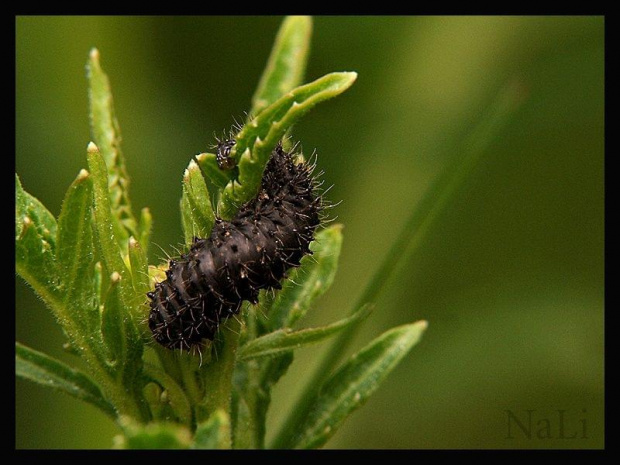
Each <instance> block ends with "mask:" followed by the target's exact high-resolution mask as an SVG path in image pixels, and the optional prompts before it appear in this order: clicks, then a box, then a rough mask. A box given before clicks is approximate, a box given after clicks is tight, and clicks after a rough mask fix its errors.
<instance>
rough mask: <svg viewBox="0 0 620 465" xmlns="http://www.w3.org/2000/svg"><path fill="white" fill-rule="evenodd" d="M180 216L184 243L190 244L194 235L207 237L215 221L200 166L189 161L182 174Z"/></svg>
mask: <svg viewBox="0 0 620 465" xmlns="http://www.w3.org/2000/svg"><path fill="white" fill-rule="evenodd" d="M181 217H182V219H183V230H184V233H185V243H186V244H187V245H188V246H190V245H191V244H192V242H193V238H194V237H202V238H204V237H208V235H209V234H210V232H211V228H212V227H213V223H214V222H215V215H214V214H213V209H212V208H211V199H210V198H209V191H208V190H207V185H206V183H205V180H204V178H203V177H202V173H201V171H200V167H199V166H198V165H197V164H196V162H195V161H193V160H192V161H191V162H190V163H189V166H188V167H187V169H186V170H185V174H184V175H183V196H182V198H181Z"/></svg>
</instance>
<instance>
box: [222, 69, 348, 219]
mask: <svg viewBox="0 0 620 465" xmlns="http://www.w3.org/2000/svg"><path fill="white" fill-rule="evenodd" d="M356 78H357V73H354V72H343V73H331V74H327V75H325V76H323V77H322V78H319V79H317V80H316V81H314V82H311V83H309V84H306V85H303V86H300V87H297V88H295V89H293V90H291V91H290V92H288V93H287V94H286V95H284V96H282V97H281V98H279V99H278V100H277V101H275V102H274V103H273V104H271V105H270V106H268V107H267V108H265V109H264V110H263V111H262V112H261V113H260V114H258V115H257V116H255V117H254V118H253V119H252V120H251V121H249V122H248V123H247V124H246V125H245V126H244V127H243V129H241V131H240V132H239V133H238V134H237V136H236V138H235V140H236V141H237V144H236V145H235V147H234V148H233V150H232V151H231V155H230V156H231V157H233V158H235V160H236V161H237V164H238V168H239V178H238V180H236V181H231V182H229V183H228V185H227V186H226V188H225V189H224V191H223V192H222V198H221V199H220V214H221V215H222V217H223V218H231V217H232V216H233V215H234V214H235V212H236V210H237V208H238V206H239V205H242V204H243V203H245V202H247V201H248V200H250V199H251V198H253V197H254V196H255V195H256V193H257V192H258V189H259V186H260V182H261V178H262V175H263V170H264V168H265V165H266V164H267V161H268V160H269V157H270V156H271V151H272V150H273V148H274V147H275V146H276V144H277V143H278V141H279V140H280V139H281V138H282V137H283V136H284V134H285V133H286V132H287V131H288V130H289V129H290V128H291V126H293V125H294V124H295V123H296V122H297V121H298V120H299V119H300V118H301V117H302V116H303V115H305V114H306V113H307V112H308V111H310V110H311V109H312V108H314V107H315V106H316V105H317V104H318V103H321V102H324V101H326V100H329V99H330V98H333V97H336V96H337V95H339V94H341V93H342V92H344V91H345V90H347V89H348V88H349V87H350V86H351V85H352V84H353V82H355V79H356Z"/></svg>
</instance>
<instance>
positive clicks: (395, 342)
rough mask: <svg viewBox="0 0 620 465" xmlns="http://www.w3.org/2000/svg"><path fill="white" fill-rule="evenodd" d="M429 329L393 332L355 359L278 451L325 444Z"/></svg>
mask: <svg viewBox="0 0 620 465" xmlns="http://www.w3.org/2000/svg"><path fill="white" fill-rule="evenodd" d="M426 327H427V323H426V321H418V322H417V323H412V324H408V325H403V326H399V327H396V328H393V329H391V330H389V331H386V332H385V333H383V334H382V335H381V336H379V337H378V338H376V339H375V340H373V341H372V342H371V343H370V344H368V345H367V346H366V347H364V348H363V349H362V350H361V351H359V352H358V353H356V354H355V355H353V356H352V357H351V358H350V359H349V361H347V362H346V363H345V364H344V365H343V366H342V367H341V368H340V369H338V370H337V371H336V373H334V374H333V375H332V376H331V377H330V378H329V379H328V380H327V381H326V382H325V384H324V385H323V386H322V387H321V389H320V392H319V393H318V394H317V395H316V396H315V398H314V399H313V401H312V403H311V409H310V413H309V415H308V416H307V417H305V419H304V421H303V422H302V423H301V424H300V425H299V427H298V428H296V429H295V430H294V431H293V432H292V434H290V436H288V437H287V438H286V439H285V440H284V441H283V442H282V443H279V444H276V447H284V448H302V449H310V448H317V447H321V446H322V445H323V444H325V442H327V440H328V439H329V438H330V437H331V436H332V435H333V434H334V433H335V432H336V431H337V430H338V428H339V427H340V425H341V424H342V423H343V421H344V420H345V419H346V418H347V417H348V416H349V415H350V414H351V413H352V412H353V411H355V410H357V409H358V408H359V407H361V406H362V405H363V404H364V403H365V402H366V401H367V400H368V398H369V397H370V396H371V395H372V394H373V393H374V392H375V391H376V390H377V388H378V387H379V385H380V384H381V383H382V382H383V380H384V379H385V378H386V377H387V375H388V374H389V373H390V372H391V371H392V370H393V369H394V367H396V365H397V364H398V363H399V362H400V361H401V360H402V359H403V357H404V356H405V355H406V354H407V353H408V352H409V350H410V349H411V348H412V347H413V346H414V345H415V344H416V343H417V342H418V341H419V340H420V337H421V336H422V333H423V332H424V330H425V329H426Z"/></svg>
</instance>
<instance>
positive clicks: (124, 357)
mask: <svg viewBox="0 0 620 465" xmlns="http://www.w3.org/2000/svg"><path fill="white" fill-rule="evenodd" d="M121 281H122V278H121V276H120V275H119V274H118V273H116V272H114V273H112V275H111V276H110V289H109V290H108V295H107V297H106V299H105V303H104V307H103V312H102V316H101V332H102V334H103V340H104V342H105V344H106V347H107V349H108V353H109V359H110V367H111V372H112V374H113V376H114V377H115V378H116V379H117V380H120V382H121V383H122V385H123V386H125V387H127V388H130V389H133V388H134V382H135V380H136V379H137V378H139V376H140V375H141V370H142V349H143V346H142V344H143V343H142V340H141V339H140V336H139V333H138V331H137V328H136V327H135V325H134V322H133V319H132V318H131V316H130V315H129V312H128V311H129V309H128V308H127V307H126V306H125V305H124V304H123V301H122V299H121Z"/></svg>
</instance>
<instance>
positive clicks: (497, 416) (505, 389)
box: [15, 16, 604, 448]
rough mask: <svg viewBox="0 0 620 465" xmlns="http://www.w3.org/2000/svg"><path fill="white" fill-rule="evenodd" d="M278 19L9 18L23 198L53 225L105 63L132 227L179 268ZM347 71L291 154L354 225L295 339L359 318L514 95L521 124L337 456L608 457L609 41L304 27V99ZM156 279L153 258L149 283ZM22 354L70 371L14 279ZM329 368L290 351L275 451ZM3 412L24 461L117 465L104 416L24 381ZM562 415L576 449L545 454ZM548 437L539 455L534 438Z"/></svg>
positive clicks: (380, 312) (530, 29) (407, 312)
mask: <svg viewBox="0 0 620 465" xmlns="http://www.w3.org/2000/svg"><path fill="white" fill-rule="evenodd" d="M281 19H282V18H281V17H270V16H261V17H148V16H139V17H137V16H136V17H133V16H132V17H105V16H103V17H80V16H73V17H35V16H30V17H17V18H16V58H17V61H16V66H17V70H16V159H15V162H16V171H17V173H18V174H19V175H20V177H21V180H22V184H23V186H24V188H25V189H26V190H27V191H29V192H30V193H32V194H33V195H34V196H36V197H37V198H39V199H40V200H41V201H43V203H44V204H45V205H46V206H47V207H48V208H49V209H50V211H51V212H52V213H53V214H54V215H58V213H59V211H60V204H61V201H62V198H63V195H64V193H65V191H66V189H67V188H68V186H69V184H70V183H71V182H72V180H73V179H74V178H75V176H76V175H77V173H78V172H79V170H80V169H81V168H85V166H86V158H85V156H86V145H87V143H88V142H89V140H90V136H89V126H88V101H87V86H86V79H85V63H86V60H87V56H88V52H89V50H90V48H91V47H93V46H96V47H97V48H99V50H100V52H101V57H102V58H101V59H102V66H103V68H104V70H105V71H106V72H107V73H108V75H109V76H110V79H111V84H112V90H113V93H114V97H115V104H116V110H117V115H118V117H119V120H120V125H121V130H122V135H123V147H124V153H125V156H126V159H127V168H128V171H129V173H130V176H131V178H132V185H131V195H132V199H133V200H132V202H133V205H134V209H136V211H138V209H139V208H142V207H144V206H148V207H150V208H151V211H152V213H153V217H154V230H153V241H154V242H155V243H156V244H159V245H160V246H161V247H162V248H163V249H164V250H166V251H168V252H171V253H174V252H173V248H172V247H173V246H176V245H178V244H179V243H180V242H181V241H182V230H181V223H180V213H179V208H178V205H179V198H180V195H181V176H182V173H183V170H184V169H185V167H186V166H187V164H188V162H189V160H190V158H191V156H192V155H194V154H197V153H199V152H201V151H205V150H207V147H208V146H209V145H210V144H212V143H213V142H214V140H213V132H214V131H216V132H217V133H218V134H220V133H221V131H222V130H223V129H227V128H229V127H230V125H231V124H232V123H233V118H234V117H236V118H237V119H240V118H241V119H242V118H243V112H244V111H245V110H247V109H248V108H249V106H250V103H249V102H250V98H251V96H252V93H253V91H254V88H255V86H256V84H257V82H258V79H259V77H260V75H261V73H262V70H263V67H264V64H265V62H266V60H267V57H268V55H269V52H270V49H271V45H272V42H273V39H274V37H275V34H276V32H277V29H278V27H279V25H280V22H281ZM349 70H354V71H357V72H358V73H359V78H358V81H357V82H356V84H355V85H354V86H353V87H352V88H351V89H350V90H349V91H348V92H346V93H345V94H344V95H342V96H341V97H338V98H337V99H335V100H333V101H331V102H328V103H326V104H323V105H321V106H319V107H318V108H316V109H315V110H314V111H313V112H312V113H311V114H309V115H308V116H307V117H306V118H305V119H303V120H302V121H301V123H300V124H299V125H298V126H297V127H296V128H295V131H294V136H295V138H296V139H299V140H301V141H302V142H303V145H302V146H303V149H304V151H305V152H306V153H307V154H309V153H311V152H312V150H314V149H316V150H317V153H318V154H319V166H320V169H322V170H324V171H325V172H326V174H325V176H324V179H325V180H326V183H327V184H334V187H333V189H332V190H331V191H330V193H329V198H330V199H331V200H332V201H339V200H342V201H343V202H342V204H341V205H340V206H338V207H337V208H336V210H335V213H334V214H336V215H338V221H339V222H341V223H343V224H344V225H345V229H344V234H345V241H344V246H343V251H342V256H341V261H340V268H339V271H338V274H337V276H336V280H335V282H334V285H333V287H332V289H331V290H330V291H329V292H328V293H327V294H326V295H325V296H324V297H323V298H322V300H321V301H320V302H319V305H318V306H317V307H316V308H315V309H314V310H313V312H312V314H311V315H309V317H308V318H307V319H306V322H305V323H306V324H307V325H314V324H319V323H326V322H329V321H334V320H336V319H337V318H339V317H341V316H343V315H345V314H346V313H347V312H349V311H350V310H351V306H352V305H353V304H354V302H355V301H356V300H357V298H358V297H359V296H360V295H361V293H362V292H363V290H364V288H365V286H366V285H367V284H368V282H369V281H370V280H371V279H372V277H373V275H374V273H375V272H376V270H377V269H378V267H379V265H380V263H381V261H382V258H383V257H384V256H385V254H386V253H387V251H388V250H389V247H390V245H391V244H392V242H393V240H394V239H395V237H396V236H397V234H398V232H399V231H400V229H401V226H402V225H403V224H404V222H405V221H406V218H407V217H408V216H409V214H410V212H412V211H413V209H414V208H416V205H417V204H418V202H419V201H420V199H421V198H422V196H423V194H424V192H425V190H426V189H427V188H428V187H429V186H430V185H431V184H432V182H433V181H434V180H435V179H436V178H437V176H438V175H439V174H440V173H441V172H442V170H443V169H444V168H445V167H446V166H449V165H451V164H454V163H457V161H458V159H459V156H461V154H462V152H463V150H464V145H463V141H464V140H465V139H466V137H467V135H468V134H469V133H471V132H472V131H473V130H474V128H475V127H476V125H477V124H478V123H479V121H480V120H481V118H482V117H483V115H484V114H485V112H486V111H487V108H488V106H489V105H490V104H492V102H493V101H494V99H495V98H496V96H497V94H498V92H500V91H501V89H502V88H504V87H505V85H506V84H507V83H515V82H516V83H518V85H519V86H520V88H521V89H522V93H523V98H524V102H523V104H522V106H521V108H520V109H519V111H518V112H516V113H515V114H514V115H513V116H512V117H511V118H510V120H509V121H508V123H507V124H506V125H505V126H504V128H503V129H502V130H501V132H500V133H499V134H497V137H495V138H494V139H493V140H492V141H490V142H489V145H488V149H487V150H486V153H485V156H484V158H483V161H482V162H481V163H480V164H479V165H478V167H477V168H476V170H475V171H474V172H473V173H472V174H471V175H470V176H469V177H468V179H467V182H466V183H465V184H464V185H463V186H462V188H461V189H459V190H458V192H457V193H456V194H455V196H454V198H452V199H451V201H450V202H449V205H448V206H447V208H445V209H444V210H443V211H442V214H441V215H440V216H439V217H438V218H437V220H436V221H435V222H434V223H433V225H432V227H431V229H430V230H429V231H428V234H427V235H426V236H425V239H424V241H423V242H422V244H421V245H420V248H419V249H418V251H417V253H416V254H415V255H414V256H413V257H412V259H411V260H410V262H409V263H408V265H407V266H406V267H405V269H404V270H403V271H402V272H401V273H400V274H399V275H398V276H396V278H395V279H394V280H393V281H391V284H390V285H389V287H388V288H386V291H385V292H384V293H383V295H382V297H381V298H380V300H379V301H378V302H377V307H376V310H375V312H374V313H373V314H372V315H371V317H370V318H369V320H367V322H366V323H365V325H364V327H363V328H362V330H361V331H360V333H359V334H358V337H357V338H356V340H355V344H354V347H352V350H354V349H356V348H359V347H361V346H362V345H363V344H364V343H367V342H369V341H370V340H371V339H372V338H373V337H375V336H377V335H379V334H380V333H381V332H382V331H384V330H386V329H388V328H389V327H391V326H394V325H398V324H402V323H406V322H410V321H414V320H418V319H427V320H428V321H429V323H430V326H429V329H428V331H427V333H426V335H425V336H424V338H423V340H422V342H421V343H420V345H418V346H417V347H415V348H414V349H413V350H412V352H411V354H410V355H408V356H407V358H406V359H405V360H404V361H403V362H402V363H401V364H400V365H399V366H398V367H397V369H396V370H395V371H394V372H393V373H392V374H391V375H390V377H389V378H388V380H387V382H386V383H385V384H384V385H383V386H382V387H381V388H380V389H379V391H378V392H377V393H376V394H375V395H374V397H372V398H371V399H370V401H369V402H368V403H367V404H366V406H364V407H363V408H362V409H360V410H359V411H357V412H356V413H354V414H353V415H352V417H351V418H349V420H348V421H347V422H346V423H345V425H344V426H343V427H342V429H341V430H340V432H339V433H338V434H337V435H336V436H335V437H334V438H333V439H332V440H331V441H330V442H329V443H328V447H333V448H521V447H527V448H547V447H553V448H600V447H602V446H603V445H604V429H603V428H604V417H603V403H604V387H603V376H604V371H603V362H604V359H603V356H604V340H603V306H604V266H603V259H604V255H603V254H604V181H603V179H604V142H603V141H604V138H603V135H604V18H603V17H316V18H315V21H314V35H313V40H312V48H311V55H310V61H309V65H308V69H307V73H306V78H307V80H308V81H309V80H313V79H316V78H318V77H320V76H322V75H323V74H326V73H328V72H331V71H349ZM163 255H164V254H163V252H161V251H159V250H158V248H157V247H152V255H151V257H150V260H151V263H155V262H157V261H158V260H159V259H160V258H161V257H162V256H163ZM16 339H17V340H19V341H21V342H23V343H25V344H27V345H30V346H31V347H34V348H36V349H38V350H42V351H45V352H47V353H50V354H52V355H53V356H56V357H58V358H60V359H62V360H66V361H71V356H69V355H67V354H65V353H63V350H62V348H61V345H62V343H63V335H62V333H61V331H60V329H59V327H58V326H56V324H55V322H54V320H53V318H52V316H51V314H50V313H49V312H48V311H47V310H46V309H45V308H44V306H43V305H42V304H41V302H40V301H38V299H37V298H36V297H35V296H34V294H33V293H32V292H31V291H30V289H29V288H28V287H27V286H26V285H25V284H24V283H23V281H22V280H21V279H20V278H16ZM323 349H324V346H315V347H313V348H310V349H306V350H303V351H300V352H299V353H298V355H297V358H296V361H295V363H294V364H293V366H292V367H291V369H290V371H289V373H288V374H287V375H286V376H285V378H284V379H283V380H282V381H281V382H280V383H279V384H278V386H277V388H276V389H275V391H274V398H273V404H272V411H271V414H270V417H269V422H268V428H270V430H271V432H272V433H273V432H275V427H276V426H277V425H278V424H279V422H280V420H281V419H282V418H283V416H284V413H285V412H286V411H287V409H289V408H291V406H292V405H293V402H294V400H295V395H296V394H297V393H298V392H299V390H300V389H301V387H302V385H303V384H302V383H303V379H304V377H306V376H307V375H309V374H310V369H311V367H312V366H314V365H315V364H316V362H317V361H318V357H319V356H320V354H321V353H322V351H323ZM15 402H16V405H15V407H16V412H15V413H16V415H15V422H16V447H17V448H108V447H110V446H111V445H112V438H113V436H114V435H115V434H117V430H116V428H115V426H114V425H113V424H112V423H111V422H110V421H109V420H108V419H107V417H105V416H104V415H103V414H101V413H99V412H98V411H97V410H95V408H94V407H91V406H89V405H85V404H81V403H80V402H78V401H77V400H74V399H72V398H69V397H66V396H63V395H62V394H58V393H55V392H51V391H48V390H45V389H43V388H41V387H39V386H35V385H32V384H29V383H27V382H25V381H21V380H17V381H16V399H15ZM507 410H509V411H512V412H513V413H514V414H515V415H516V416H518V417H519V418H520V419H522V421H525V420H526V419H527V410H534V412H533V430H534V434H533V437H532V438H531V439H528V438H527V437H526V436H525V435H524V434H523V433H522V432H521V431H520V430H518V429H516V430H515V426H514V423H513V430H512V439H511V438H507V435H508V416H507V412H506V411H507ZM558 410H565V411H566V413H565V417H566V422H565V430H566V432H565V434H566V435H570V434H572V432H573V430H576V431H577V432H578V435H577V436H578V437H577V438H575V439H561V438H558V435H559V426H560V425H559V421H558ZM545 421H548V424H549V426H550V428H551V429H550V432H551V435H552V438H540V437H538V435H537V434H536V432H537V431H539V430H540V428H543V429H544V427H545V425H546V423H545ZM581 421H583V422H585V424H586V426H587V430H586V434H585V435H586V436H587V438H582V437H581V436H582V429H581V428H582V423H581ZM268 431H269V429H268ZM543 433H544V431H543ZM543 436H544V434H543ZM268 437H269V434H268Z"/></svg>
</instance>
